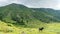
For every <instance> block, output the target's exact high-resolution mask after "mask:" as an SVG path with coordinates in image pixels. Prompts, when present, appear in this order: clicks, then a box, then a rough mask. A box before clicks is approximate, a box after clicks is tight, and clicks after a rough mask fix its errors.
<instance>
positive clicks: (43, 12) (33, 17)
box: [0, 3, 60, 26]
mask: <svg viewBox="0 0 60 34" xmlns="http://www.w3.org/2000/svg"><path fill="white" fill-rule="evenodd" d="M59 14H60V10H54V9H50V8H28V7H26V6H24V5H21V4H15V3H13V4H10V5H7V6H4V7H0V20H1V21H4V22H6V23H12V24H19V25H27V26H29V25H30V26H32V25H34V24H36V25H38V24H39V25H40V24H41V23H49V22H60V15H59Z"/></svg>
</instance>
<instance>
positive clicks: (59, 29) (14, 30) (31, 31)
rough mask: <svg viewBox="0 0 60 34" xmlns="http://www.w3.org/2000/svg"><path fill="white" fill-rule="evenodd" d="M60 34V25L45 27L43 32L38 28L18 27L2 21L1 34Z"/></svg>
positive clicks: (47, 25) (53, 24) (52, 24)
mask: <svg viewBox="0 0 60 34" xmlns="http://www.w3.org/2000/svg"><path fill="white" fill-rule="evenodd" d="M23 32H24V33H26V34H60V23H49V24H46V25H45V29H44V30H43V31H41V32H39V31H38V28H23V27H16V26H14V25H12V24H7V23H4V22H1V21H0V34H23Z"/></svg>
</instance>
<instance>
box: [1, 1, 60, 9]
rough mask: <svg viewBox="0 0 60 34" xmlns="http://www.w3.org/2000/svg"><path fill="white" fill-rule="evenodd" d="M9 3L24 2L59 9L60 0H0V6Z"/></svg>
mask: <svg viewBox="0 0 60 34" xmlns="http://www.w3.org/2000/svg"><path fill="white" fill-rule="evenodd" d="M11 3H18V4H24V5H26V6H28V7H34V8H53V9H60V0H0V6H5V5H8V4H11Z"/></svg>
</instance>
